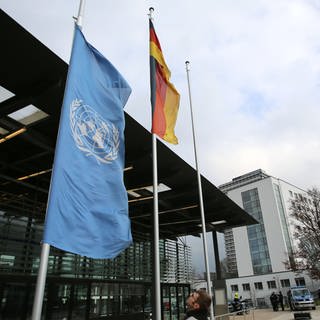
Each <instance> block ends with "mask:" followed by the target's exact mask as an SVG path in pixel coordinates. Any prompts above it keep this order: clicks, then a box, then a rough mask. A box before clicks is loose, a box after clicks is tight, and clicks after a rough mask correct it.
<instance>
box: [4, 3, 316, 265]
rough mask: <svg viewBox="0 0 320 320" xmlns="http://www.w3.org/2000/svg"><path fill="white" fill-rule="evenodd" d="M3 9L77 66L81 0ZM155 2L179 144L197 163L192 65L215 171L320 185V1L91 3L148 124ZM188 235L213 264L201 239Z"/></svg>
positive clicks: (89, 33)
mask: <svg viewBox="0 0 320 320" xmlns="http://www.w3.org/2000/svg"><path fill="white" fill-rule="evenodd" d="M0 7H1V9H3V10H4V11H6V12H7V13H8V14H9V15H10V16H12V17H13V18H14V19H15V20H16V21H18V22H19V23H20V24H22V25H23V26H24V28H26V29H27V30H28V31H29V32H31V33H32V34H33V35H34V36H35V37H36V38H38V39H39V40H40V41H41V42H42V43H44V44H45V45H46V46H48V47H49V48H50V49H51V50H52V51H53V52H55V53H56V54H57V55H58V56H59V57H61V58H62V59H64V60H65V61H66V62H68V61H69V57H70V53H71V45H72V37H73V18H72V17H73V16H77V14H78V7H79V0H55V1H52V0H26V1H21V0H0ZM149 7H153V8H154V12H153V19H154V20H153V23H154V26H155V30H156V32H157V35H158V38H159V40H160V43H161V46H162V50H163V53H164V56H165V59H166V62H167V65H168V66H169V68H170V70H171V74H172V76H171V81H172V83H173V84H174V85H175V87H176V88H177V90H178V91H179V92H180V95H181V102H180V110H179V115H178V120H177V124H176V135H177V136H178V139H179V144H178V145H177V146H172V145H169V144H168V147H170V148H171V149H172V150H174V152H176V153H177V154H178V155H179V156H180V157H182V158H183V159H184V160H186V161H187V162H188V163H190V164H191V165H192V166H195V161H194V150H193V140H192V128H191V118H190V105H189V95H188V83H187V73H186V68H185V61H187V60H188V61H190V73H189V75H190V89H191V96H192V106H193V114H194V124H195V132H196V143H197V154H198V163H199V168H200V171H201V173H202V174H203V175H204V176H205V177H206V178H208V179H209V180H210V181H211V182H212V183H213V184H214V185H216V186H219V185H220V184H223V183H225V182H228V181H231V180H232V178H234V177H237V176H239V175H242V174H245V173H247V172H250V171H253V170H256V169H259V168H261V169H263V170H265V171H266V172H267V173H268V174H270V175H272V176H275V177H277V178H280V179H282V180H285V181H287V182H290V183H292V184H294V185H296V186H298V187H300V188H302V189H308V188H311V187H313V186H317V187H320V170H319V169H318V167H319V163H320V139H319V138H320V125H319V119H320V108H319V105H320V90H319V89H320V1H319V0H273V1H272V0H237V1H231V0H223V1H222V0H197V1H191V0H183V1H182V0H174V1H172V0H171V1H169V0H161V1H160V0H158V1H150V0H144V1H142V0H135V1H133V0H117V1H110V0H90V1H88V0H87V1H86V4H85V12H84V19H83V33H84V35H85V36H86V38H87V40H88V41H89V42H90V43H91V44H92V45H93V46H94V47H96V48H97V49H98V50H99V51H100V52H101V53H102V54H103V55H105V56H106V58H108V59H109V60H110V61H111V62H112V63H113V64H114V65H115V66H116V67H117V68H118V70H119V71H120V72H121V73H122V75H123V76H124V77H125V78H126V79H127V81H128V82H129V84H130V85H131V87H132V94H131V96H130V98H129V101H128V103H127V105H126V107H125V111H126V112H127V113H129V114H130V115H131V116H133V117H134V118H135V119H136V120H137V121H138V122H140V123H141V124H142V125H143V126H144V127H146V128H147V129H148V130H150V120H151V109H150V102H149V101H150V93H149V91H150V89H149V34H148V33H149V30H148V13H149ZM188 241H190V243H191V244H192V248H193V249H192V251H193V255H194V261H202V260H203V259H201V258H200V257H201V254H202V252H200V251H199V245H200V247H201V244H202V242H201V240H200V239H197V240H188ZM211 243H212V242H211V241H210V240H209V241H208V249H209V253H211V252H212V249H211V246H212V245H211ZM222 255H223V253H222ZM198 258H199V259H198ZM203 265H204V264H202V263H196V264H195V269H196V271H203ZM210 268H212V264H210Z"/></svg>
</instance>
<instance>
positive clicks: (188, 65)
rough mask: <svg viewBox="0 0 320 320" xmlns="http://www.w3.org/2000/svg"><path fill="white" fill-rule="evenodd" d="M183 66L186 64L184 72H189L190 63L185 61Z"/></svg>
mask: <svg viewBox="0 0 320 320" xmlns="http://www.w3.org/2000/svg"><path fill="white" fill-rule="evenodd" d="M185 64H186V70H187V71H189V70H190V61H188V60H187V61H186V62H185Z"/></svg>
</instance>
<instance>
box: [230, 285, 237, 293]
mask: <svg viewBox="0 0 320 320" xmlns="http://www.w3.org/2000/svg"><path fill="white" fill-rule="evenodd" d="M231 291H233V292H236V291H239V288H238V285H237V284H232V285H231Z"/></svg>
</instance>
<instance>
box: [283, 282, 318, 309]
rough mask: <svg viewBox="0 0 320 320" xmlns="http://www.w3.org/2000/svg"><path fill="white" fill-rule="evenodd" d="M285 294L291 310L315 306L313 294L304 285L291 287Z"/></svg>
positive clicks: (313, 307)
mask: <svg viewBox="0 0 320 320" xmlns="http://www.w3.org/2000/svg"><path fill="white" fill-rule="evenodd" d="M287 295H288V302H289V305H290V309H291V310H292V311H295V310H303V309H310V308H311V309H313V310H315V308H316V305H315V303H314V299H313V296H312V294H311V293H310V291H309V289H308V288H306V287H305V286H297V287H291V288H290V290H289V291H288V294H287Z"/></svg>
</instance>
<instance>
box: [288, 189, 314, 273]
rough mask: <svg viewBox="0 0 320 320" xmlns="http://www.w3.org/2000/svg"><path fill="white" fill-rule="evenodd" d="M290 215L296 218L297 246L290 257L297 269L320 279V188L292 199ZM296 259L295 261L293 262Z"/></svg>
mask: <svg viewBox="0 0 320 320" xmlns="http://www.w3.org/2000/svg"><path fill="white" fill-rule="evenodd" d="M290 215H291V217H293V218H294V221H295V222H294V238H295V239H296V240H297V246H296V248H295V249H294V252H293V253H292V257H291V258H293V259H290V260H291V261H290V262H291V263H290V265H291V268H292V269H293V270H295V271H299V270H306V271H307V272H308V273H309V275H310V276H311V278H313V279H320V190H319V189H317V188H316V187H313V188H312V189H310V190H308V191H307V196H303V195H301V194H299V195H297V196H296V197H295V199H293V200H291V204H290ZM293 261H294V263H292V262H293Z"/></svg>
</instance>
